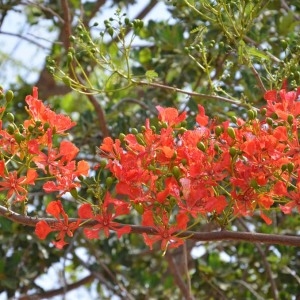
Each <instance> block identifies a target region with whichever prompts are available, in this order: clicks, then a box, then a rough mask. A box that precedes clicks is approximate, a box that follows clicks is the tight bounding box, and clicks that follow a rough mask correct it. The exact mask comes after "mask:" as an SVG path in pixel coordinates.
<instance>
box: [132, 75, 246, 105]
mask: <svg viewBox="0 0 300 300" xmlns="http://www.w3.org/2000/svg"><path fill="white" fill-rule="evenodd" d="M132 83H134V84H136V85H145V86H151V87H155V88H160V89H165V90H170V91H173V92H176V93H181V94H185V95H188V96H192V97H195V98H199V99H212V100H219V101H224V102H228V103H231V104H236V105H239V106H247V107H248V105H246V104H243V103H240V102H238V101H235V100H233V99H229V98H225V97H221V96H215V95H206V94H201V93H196V92H189V91H185V90H182V89H179V88H176V87H172V86H168V85H164V84H161V83H156V82H148V81H143V80H141V81H136V80H132Z"/></svg>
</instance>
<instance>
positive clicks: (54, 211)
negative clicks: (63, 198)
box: [46, 200, 64, 219]
mask: <svg viewBox="0 0 300 300" xmlns="http://www.w3.org/2000/svg"><path fill="white" fill-rule="evenodd" d="M46 212H47V213H48V214H50V215H52V216H53V217H55V218H57V219H58V218H59V215H60V214H64V209H63V207H62V204H61V202H60V201H59V200H57V201H52V202H50V203H49V204H48V206H47V209H46Z"/></svg>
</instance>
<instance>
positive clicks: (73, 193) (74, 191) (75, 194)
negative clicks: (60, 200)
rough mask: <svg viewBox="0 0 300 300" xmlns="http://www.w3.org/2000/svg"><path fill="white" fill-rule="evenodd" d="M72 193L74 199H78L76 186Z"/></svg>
mask: <svg viewBox="0 0 300 300" xmlns="http://www.w3.org/2000/svg"><path fill="white" fill-rule="evenodd" d="M70 194H71V195H72V197H73V198H74V199H77V198H78V192H77V190H76V189H75V188H74V189H71V191H70Z"/></svg>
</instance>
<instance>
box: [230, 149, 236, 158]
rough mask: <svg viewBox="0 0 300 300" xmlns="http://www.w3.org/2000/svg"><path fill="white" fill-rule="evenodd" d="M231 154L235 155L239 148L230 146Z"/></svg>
mask: <svg viewBox="0 0 300 300" xmlns="http://www.w3.org/2000/svg"><path fill="white" fill-rule="evenodd" d="M229 154H230V156H231V157H234V156H235V155H236V154H237V149H236V148H234V147H230V148H229Z"/></svg>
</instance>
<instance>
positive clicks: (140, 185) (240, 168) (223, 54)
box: [0, 0, 300, 299]
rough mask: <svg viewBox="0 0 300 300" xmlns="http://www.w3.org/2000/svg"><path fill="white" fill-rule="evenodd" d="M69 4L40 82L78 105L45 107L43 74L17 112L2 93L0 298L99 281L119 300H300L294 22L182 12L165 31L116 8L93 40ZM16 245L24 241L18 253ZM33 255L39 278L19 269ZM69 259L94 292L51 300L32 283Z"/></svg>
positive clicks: (228, 11) (254, 4)
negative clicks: (84, 289) (80, 289)
mask: <svg viewBox="0 0 300 300" xmlns="http://www.w3.org/2000/svg"><path fill="white" fill-rule="evenodd" d="M152 2H153V1H151V2H150V4H149V6H150V5H151V3H152ZM154 2H155V3H156V1H154ZM154 2H153V3H154ZM153 3H152V5H153ZM61 4H62V8H63V14H62V20H63V23H62V32H64V35H63V36H61V37H60V38H61V41H62V47H61V48H59V49H57V48H55V47H54V48H53V51H52V53H51V56H49V57H48V58H47V63H46V65H45V70H46V69H47V71H48V72H49V73H48V75H47V76H50V75H51V76H52V77H50V78H52V79H51V80H50V81H46V82H47V83H48V84H50V83H51V84H52V85H53V91H54V90H55V91H56V92H53V93H54V94H56V95H58V94H60V93H66V92H70V91H73V92H72V94H69V95H68V96H65V97H63V98H62V100H57V99H54V100H53V103H51V104H50V105H48V104H45V103H44V101H42V100H40V98H41V97H39V94H38V89H41V94H42V95H44V96H46V95H47V96H48V97H50V95H53V94H52V92H51V90H46V89H45V90H43V88H42V87H43V85H42V84H40V83H41V80H42V79H43V78H44V77H43V76H44V75H43V76H42V75H41V77H40V80H39V81H38V82H37V84H36V86H37V87H33V90H32V91H31V92H30V94H29V93H28V95H27V96H25V102H24V104H23V102H22V97H21V93H20V92H19V93H16V96H15V97H14V95H13V92H12V91H11V90H7V91H6V90H3V91H2V94H1V96H2V97H1V120H2V121H1V123H0V124H1V128H0V137H1V139H0V142H1V157H0V172H1V179H0V191H1V206H0V214H1V216H2V217H1V228H2V231H3V233H2V239H3V244H6V245H8V246H6V248H5V246H4V247H3V250H1V251H2V252H3V257H5V259H4V260H3V262H2V263H1V265H0V267H1V269H0V270H2V271H1V272H2V273H1V274H3V275H2V277H3V278H4V281H3V282H2V283H1V287H3V289H4V290H5V291H7V294H8V295H9V296H13V295H14V294H15V296H16V297H20V298H21V299H27V298H26V297H41V298H42V297H51V296H53V295H57V294H65V293H66V292H67V291H68V290H69V289H72V288H75V287H77V286H81V285H83V284H85V283H89V282H91V281H93V280H94V279H95V280H96V281H98V284H99V286H98V291H99V293H101V292H103V293H104V294H105V293H106V294H107V297H111V295H117V296H119V297H120V298H124V299H128V298H129V299H134V298H141V297H148V296H147V295H149V297H150V298H151V297H158V298H160V297H166V296H168V295H170V293H171V295H173V297H178V298H180V297H182V296H183V297H185V298H186V299H193V298H199V297H207V299H210V298H211V297H223V298H224V299H226V298H232V297H233V298H237V297H244V298H247V297H248V298H253V297H255V298H266V297H272V298H274V299H280V298H282V297H292V296H295V297H296V295H297V286H298V284H299V282H297V280H299V279H298V277H297V276H295V273H294V272H293V270H296V269H297V267H298V266H299V262H298V261H297V260H296V257H297V254H298V255H299V253H297V251H298V250H297V249H298V248H297V247H298V246H299V245H300V238H299V236H298V233H299V224H298V223H299V222H298V221H299V212H300V202H299V199H298V198H299V197H298V195H299V194H300V191H299V189H300V184H299V180H300V179H299V168H300V165H299V164H300V163H299V153H298V152H299V151H298V148H299V138H298V132H299V126H300V123H299V122H300V117H299V116H300V104H299V103H300V102H299V95H300V88H299V87H298V86H299V67H298V65H297V61H298V60H299V58H300V53H299V46H298V44H297V41H298V39H299V36H298V35H297V32H295V30H292V29H297V28H299V21H297V20H298V19H299V14H298V11H299V7H297V6H296V5H294V6H290V7H289V6H288V4H287V3H286V2H284V3H283V4H282V3H281V4H280V3H278V4H277V3H276V2H274V3H273V2H268V3H265V2H264V1H259V0H257V1H250V2H249V1H238V2H236V1H235V2H232V3H231V2H228V1H216V2H213V1H208V0H207V1H203V2H201V3H194V2H192V1H185V0H184V1H176V3H175V2H174V3H172V5H173V6H172V7H171V6H170V7H169V9H170V11H171V13H172V14H173V16H174V20H177V21H176V22H175V23H174V24H172V25H170V24H166V23H163V22H155V21H149V22H148V23H147V24H144V22H143V21H142V20H140V19H134V20H130V19H129V18H128V17H127V16H126V14H124V13H123V12H122V10H121V9H119V10H117V11H116V12H115V14H114V16H113V17H111V18H110V19H107V20H105V21H104V23H103V24H104V25H103V27H102V28H101V29H100V30H97V28H98V27H99V25H98V24H96V23H93V25H92V26H88V25H89V24H88V22H89V21H91V16H88V17H87V19H85V17H84V16H82V14H81V20H80V21H78V24H77V25H75V26H74V21H75V20H76V18H75V19H74V20H73V19H72V18H74V15H76V13H78V7H76V4H75V2H74V4H72V5H74V7H71V6H70V4H69V3H68V2H67V1H62V2H61ZM97 4H98V5H99V3H98V2H95V3H94V4H93V5H95V6H93V5H92V4H91V3H90V5H92V6H91V7H92V8H90V9H91V15H92V16H93V15H94V14H93V13H92V11H94V12H95V10H96V5H97ZM53 5H54V4H53ZM277 5H282V10H281V11H279V12H278V11H274V9H275V8H276V7H277ZM147 7H148V6H147ZM46 8H47V7H45V6H43V5H41V4H37V5H36V6H35V9H38V10H39V13H45V12H46V11H47V12H49V10H46ZM287 8H288V9H287ZM9 9H11V7H8V8H7V11H9ZM52 9H53V7H52V8H51V10H52ZM72 9H74V10H73V12H74V15H73V14H72V13H71V11H72ZM52 13H53V15H55V16H56V14H54V13H55V10H52ZM270 14H271V17H270ZM73 26H74V27H73ZM273 27H274V28H275V29H276V30H275V29H274V28H273ZM285 27H289V29H288V30H286V28H285ZM274 30H275V32H274ZM270 32H272V33H273V34H274V37H272V38H271V37H270V38H268V39H267V40H265V38H266V35H267V33H270ZM212 37H213V38H212ZM137 38H138V40H139V42H140V43H141V41H143V40H144V41H146V44H145V45H144V44H143V43H142V44H143V45H142V46H139V45H138V44H137V45H135V44H134V41H136V40H137ZM279 44H280V47H278V45H279ZM45 70H44V71H45ZM44 71H43V72H44ZM47 78H49V77H47ZM40 86H41V88H40ZM83 95H84V96H85V97H86V99H87V100H88V101H86V100H84V99H83V98H82V97H83ZM97 97H98V98H97ZM99 97H101V98H99ZM59 101H60V102H59ZM79 101H80V107H79V106H78V105H77V103H76V102H79ZM20 103H22V104H21V105H19V104H20ZM54 104H56V106H57V107H58V108H60V109H61V110H62V111H64V113H58V112H55V109H53V108H52V106H53V105H54ZM68 115H69V116H68ZM72 118H73V119H76V120H77V122H75V121H73V120H72ZM76 123H77V125H76ZM17 224H21V225H26V227H25V228H24V229H22V228H21V227H20V226H18V225H17ZM32 227H34V229H33V228H32ZM16 228H17V229H16ZM14 231H15V232H16V233H17V234H18V231H21V232H22V235H21V236H23V239H22V238H20V240H19V241H10V242H9V236H10V234H11V232H14ZM207 242H211V243H209V244H207ZM261 243H262V245H261ZM203 245H205V247H204V246H203ZM98 248H99V250H98ZM24 249H26V253H27V255H26V257H29V256H32V255H38V257H39V259H40V267H39V268H38V271H37V268H36V266H34V259H35V258H30V259H29V262H28V263H26V266H25V267H23V266H22V264H24V260H23V259H22V257H20V253H22V251H24ZM80 249H84V251H85V254H84V257H86V258H90V259H92V261H91V262H90V261H88V262H86V260H85V259H84V258H82V257H81V255H80V254H78V251H79V250H80ZM200 249H201V250H203V249H205V250H204V253H205V254H203V255H202V258H200V260H199V259H198V260H197V259H193V257H192V253H194V255H195V253H197V250H198V252H199V251H201V250H200ZM47 253H51V255H50V256H49V257H51V258H50V259H49V258H48V254H47ZM133 253H134V254H133ZM253 253H254V254H253ZM161 255H162V257H159V256H161ZM196 255H197V254H196ZM222 255H223V256H224V255H227V256H228V257H232V258H231V259H229V260H228V261H226V260H225V261H224V259H223V260H222V258H221V257H222ZM68 256H70V257H71V261H72V262H71V264H70V265H71V269H72V270H73V271H72V272H73V275H74V273H75V274H76V276H80V267H81V268H82V267H84V268H86V269H87V270H88V271H89V274H88V275H87V276H86V277H85V278H82V279H80V280H78V281H77V282H75V283H73V285H72V284H69V285H67V284H66V275H64V276H63V278H64V281H65V283H64V286H63V287H62V288H61V289H58V290H52V291H47V292H45V291H42V290H41V288H40V287H38V286H37V285H36V283H34V284H30V283H29V282H28V281H30V280H32V281H33V282H34V280H35V279H36V278H38V276H39V274H40V272H41V271H40V270H43V269H44V268H48V267H49V266H50V265H52V264H53V263H54V262H56V261H58V260H59V259H60V257H64V261H65V262H66V261H67V259H68ZM200 257H201V256H200ZM288 258H290V261H289V262H287V261H286V260H287V259H288ZM162 261H163V262H164V264H162V265H161V266H160V263H161V262H162ZM279 262H280V263H279ZM93 264H96V265H98V266H99V267H100V268H101V270H102V271H96V270H95V269H94V268H93V267H92V265H93ZM224 268H228V269H229V270H228V271H224ZM11 270H12V271H14V270H18V272H20V273H19V274H18V275H19V280H18V281H17V282H16V280H13V279H12V278H11V277H10V276H12V275H11V274H10V272H11ZM233 270H234V271H235V273H236V275H235V277H233V276H234V274H233V273H234V272H233ZM282 270H283V271H282ZM153 271H156V272H157V271H159V272H157V274H155V275H154V274H153ZM64 272H66V271H64ZM247 272H248V273H247ZM164 274H165V278H166V279H165V280H164V281H163V282H160V281H161V280H162V278H163V276H164ZM261 274H265V276H264V279H262V278H263V277H262V275H261ZM107 278H109V279H107ZM291 278H293V280H292V282H291V280H290V279H291ZM228 281H230V282H233V281H235V282H237V283H238V286H237V287H232V285H231V284H229V282H228ZM101 284H103V285H105V288H103V287H101ZM174 286H176V287H177V289H178V290H176V291H175V294H174ZM239 286H242V287H243V288H242V289H241V288H239ZM211 287H213V289H211ZM16 292H17V293H16ZM172 293H173V294H172ZM174 295H175V296H174Z"/></svg>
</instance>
